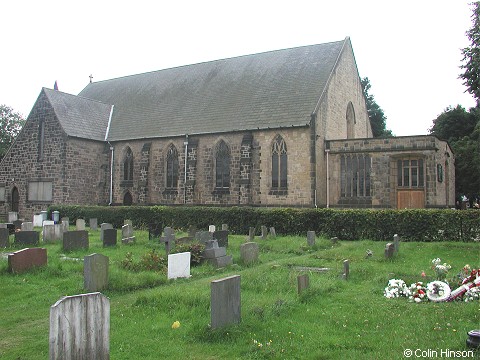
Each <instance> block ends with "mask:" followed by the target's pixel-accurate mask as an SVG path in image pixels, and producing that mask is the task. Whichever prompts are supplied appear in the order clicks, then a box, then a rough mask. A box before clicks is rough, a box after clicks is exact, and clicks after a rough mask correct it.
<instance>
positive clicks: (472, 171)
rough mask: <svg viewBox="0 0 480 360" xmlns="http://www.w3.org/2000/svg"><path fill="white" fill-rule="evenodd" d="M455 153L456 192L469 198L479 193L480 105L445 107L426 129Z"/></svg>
mask: <svg viewBox="0 0 480 360" xmlns="http://www.w3.org/2000/svg"><path fill="white" fill-rule="evenodd" d="M429 132H430V134H432V135H435V136H437V137H438V138H440V139H443V140H446V141H447V142H448V143H449V144H450V146H451V148H452V150H453V153H454V154H455V192H456V193H457V196H458V195H466V196H467V197H468V198H470V199H472V198H473V196H478V195H479V194H480V176H479V174H480V109H479V108H478V107H476V108H471V109H470V111H466V110H465V109H464V108H463V107H462V106H460V105H457V106H456V107H455V108H451V107H449V108H447V109H445V111H444V112H443V113H442V114H440V115H439V116H438V117H437V118H436V119H435V120H433V125H432V127H431V128H430V129H429Z"/></svg>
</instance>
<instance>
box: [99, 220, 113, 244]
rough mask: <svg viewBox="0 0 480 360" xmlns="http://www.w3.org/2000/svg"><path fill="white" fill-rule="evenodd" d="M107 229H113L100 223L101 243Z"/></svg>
mask: <svg viewBox="0 0 480 360" xmlns="http://www.w3.org/2000/svg"><path fill="white" fill-rule="evenodd" d="M107 229H113V225H112V224H109V223H102V224H100V241H102V242H103V233H104V231H105V230H107Z"/></svg>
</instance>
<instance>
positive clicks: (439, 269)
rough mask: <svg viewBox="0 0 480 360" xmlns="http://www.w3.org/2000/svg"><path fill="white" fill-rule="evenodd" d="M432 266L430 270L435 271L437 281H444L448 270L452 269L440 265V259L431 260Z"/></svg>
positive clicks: (445, 265) (444, 264)
mask: <svg viewBox="0 0 480 360" xmlns="http://www.w3.org/2000/svg"><path fill="white" fill-rule="evenodd" d="M432 264H433V266H432V269H433V270H434V271H435V274H436V275H437V279H438V280H444V279H445V278H446V277H447V274H448V270H450V269H451V268H452V267H451V266H450V265H449V264H447V263H443V264H442V260H440V258H436V259H433V260H432Z"/></svg>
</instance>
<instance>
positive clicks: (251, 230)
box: [248, 226, 255, 241]
mask: <svg viewBox="0 0 480 360" xmlns="http://www.w3.org/2000/svg"><path fill="white" fill-rule="evenodd" d="M254 239H255V228H254V227H253V226H251V227H249V228H248V240H249V241H253V240H254Z"/></svg>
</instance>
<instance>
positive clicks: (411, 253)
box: [0, 231, 480, 360]
mask: <svg viewBox="0 0 480 360" xmlns="http://www.w3.org/2000/svg"><path fill="white" fill-rule="evenodd" d="M135 235H136V237H137V242H136V244H134V245H121V244H119V245H117V247H113V248H103V247H102V244H101V242H100V240H99V231H90V234H89V237H90V248H89V250H88V251H75V252H71V253H68V254H64V253H63V251H62V249H61V245H60V244H47V245H45V246H44V247H45V248H46V249H47V251H48V266H47V267H46V268H42V269H35V270H33V271H30V272H27V273H23V274H18V275H15V274H10V273H8V272H7V258H6V257H5V256H2V257H1V258H0V284H1V296H0V309H1V310H0V334H1V336H0V358H1V359H17V360H19V359H22V360H35V359H42V360H43V359H47V358H48V341H49V340H48V336H49V335H48V333H49V313H50V306H51V305H53V304H54V303H55V302H56V301H57V300H59V299H60V298H61V297H62V296H65V295H76V294H81V293H84V292H85V291H84V290H83V257H84V256H85V255H89V254H92V253H101V254H104V255H106V256H108V257H109V259H110V267H109V287H108V289H106V290H105V291H103V294H105V295H106V296H108V297H109V298H110V306H111V320H110V323H111V331H110V356H111V359H114V360H119V359H129V360H130V359H144V360H145V359H163V358H173V359H187V358H188V359H345V358H351V359H404V358H405V357H404V351H405V350H406V349H412V350H413V351H415V350H416V349H418V350H417V353H416V354H417V355H419V356H417V357H423V358H440V357H442V356H441V354H442V353H441V352H442V351H446V350H450V351H466V350H467V348H466V347H465V340H466V338H467V332H468V331H469V330H472V329H479V328H480V302H479V301H473V302H468V303H465V302H460V301H459V302H451V303H433V302H423V303H419V304H416V303H411V302H409V301H408V300H407V299H406V298H396V299H387V298H385V297H384V296H383V290H384V288H385V286H386V285H387V283H388V280H389V279H392V278H396V279H403V280H404V281H405V282H406V283H407V284H408V285H410V284H411V283H412V282H415V281H422V280H423V281H425V282H428V281H431V280H434V272H433V270H432V269H431V261H432V259H434V258H441V259H442V262H447V263H449V264H450V265H451V266H452V269H451V270H450V272H449V276H448V277H447V279H448V278H453V277H454V276H455V275H456V274H457V273H459V272H460V270H461V269H462V267H463V266H464V265H465V264H470V265H471V266H472V268H474V267H475V268H479V267H480V245H479V244H478V243H454V242H442V243H416V242H406V243H401V244H400V251H399V253H398V255H397V256H396V257H395V258H394V259H392V260H386V259H385V258H384V255H383V252H384V248H385V243H383V242H373V241H355V242H347V241H339V242H338V243H337V244H335V245H332V244H331V243H330V241H329V240H326V239H317V244H316V245H315V246H314V247H313V248H307V246H306V236H305V237H294V236H285V237H281V236H277V238H275V239H273V238H269V239H267V240H258V242H259V243H260V249H261V252H260V261H259V263H258V264H255V265H250V266H243V265H242V264H241V261H240V250H239V248H240V244H241V243H243V242H244V241H245V238H246V236H244V235H231V236H230V237H229V247H228V249H227V254H229V255H233V261H234V265H232V266H230V267H228V268H224V269H219V270H217V269H214V268H213V267H211V266H210V265H208V264H202V265H200V266H196V267H192V269H191V274H192V277H191V278H190V279H176V280H170V281H168V280H167V279H166V273H165V272H155V271H136V272H134V271H130V270H126V269H124V268H122V266H121V263H122V260H124V259H125V258H126V254H127V252H130V253H132V256H133V259H134V261H138V260H139V259H140V258H141V256H142V255H144V254H145V253H147V252H149V251H151V250H152V249H157V250H158V253H159V254H161V255H162V256H164V246H163V245H159V244H158V243H153V242H152V241H150V242H149V241H148V234H147V232H143V231H136V232H135ZM178 235H179V236H181V234H178ZM367 249H370V250H372V251H373V256H372V257H370V258H366V257H365V253H366V250H367ZM65 257H67V258H68V259H64V258H65ZM72 258H73V259H74V258H78V259H80V260H81V261H75V260H72ZM345 259H349V260H350V277H349V279H348V280H342V278H341V273H342V270H343V260H345ZM301 266H303V267H326V268H329V269H330V271H328V272H322V273H319V272H307V273H308V274H309V278H310V287H309V289H308V290H307V291H305V292H303V293H302V294H301V295H298V294H297V276H298V275H300V274H303V273H305V271H300V270H298V267H301ZM422 271H425V273H426V275H427V277H426V278H422V277H421V273H422ZM231 275H241V302H242V308H241V312H242V322H241V323H240V324H238V325H235V326H231V327H228V328H225V329H221V330H215V331H213V330H211V329H210V328H209V326H208V324H209V322H210V282H211V281H212V280H216V279H220V278H223V277H227V276H231ZM174 321H179V322H180V324H181V325H180V327H179V328H178V329H172V327H171V326H172V323H173V322H174ZM435 352H436V353H435ZM427 355H428V356H427ZM432 355H435V356H432ZM429 356H430V357H429ZM475 356H476V358H479V354H475V355H474V358H475ZM443 357H447V356H446V355H443ZM412 358H415V356H413V357H412ZM470 358H472V357H471V356H470Z"/></svg>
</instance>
